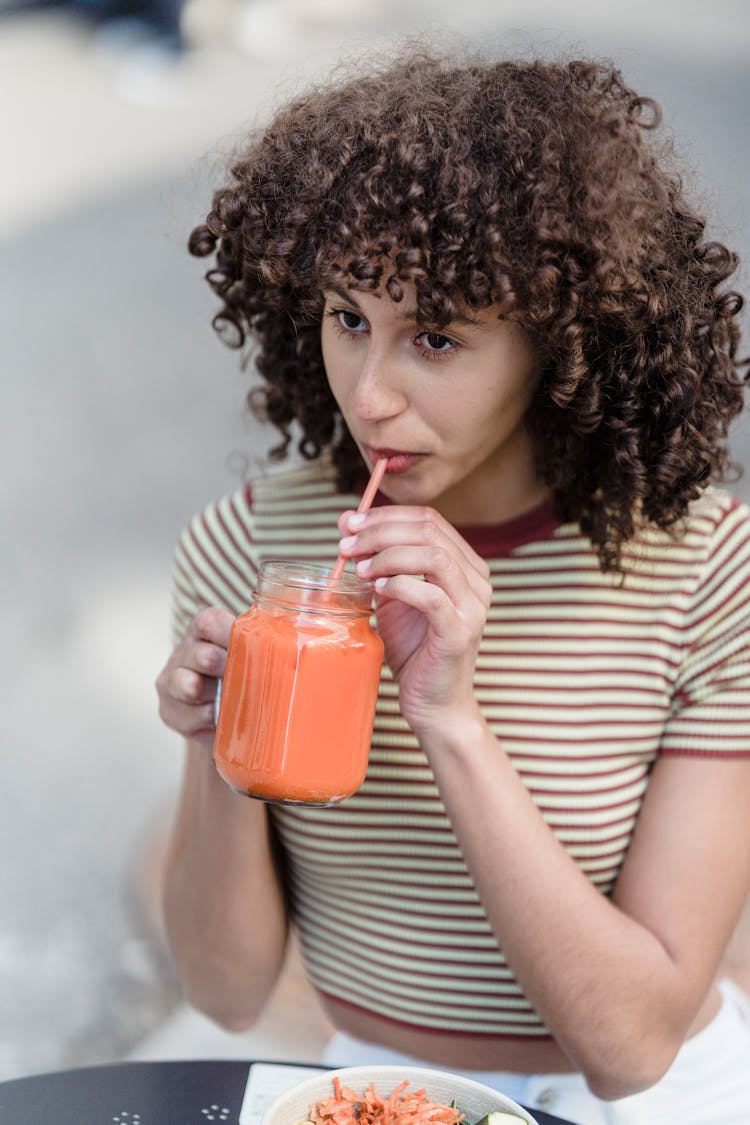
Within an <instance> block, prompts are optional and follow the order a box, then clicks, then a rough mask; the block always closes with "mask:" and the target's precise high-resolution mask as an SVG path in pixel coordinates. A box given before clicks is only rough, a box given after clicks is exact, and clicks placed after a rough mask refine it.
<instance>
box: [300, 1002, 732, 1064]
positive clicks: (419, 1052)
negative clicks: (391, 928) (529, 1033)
mask: <svg viewBox="0 0 750 1125" xmlns="http://www.w3.org/2000/svg"><path fill="white" fill-rule="evenodd" d="M321 998H322V1001H323V1007H324V1009H325V1012H326V1015H327V1016H328V1018H329V1019H330V1021H331V1023H332V1024H333V1026H334V1027H335V1028H336V1029H337V1030H338V1031H345V1032H348V1033H349V1035H354V1036H356V1037H357V1038H358V1039H365V1040H367V1041H369V1042H370V1043H379V1044H382V1045H383V1046H386V1047H390V1048H391V1049H392V1050H394V1051H400V1052H403V1053H404V1054H407V1055H412V1056H413V1057H414V1058H417V1059H424V1060H425V1061H426V1062H431V1063H434V1064H435V1065H437V1066H442V1067H446V1068H448V1069H451V1068H452V1069H457V1070H510V1071H516V1072H517V1073H519V1074H569V1073H573V1072H575V1071H576V1070H577V1067H575V1066H574V1064H573V1063H572V1062H571V1060H570V1059H569V1057H568V1056H567V1055H566V1054H565V1052H564V1051H563V1050H562V1048H561V1047H560V1046H558V1044H557V1043H556V1041H555V1040H554V1039H552V1038H551V1037H544V1038H537V1039H530V1038H524V1037H522V1036H518V1037H517V1038H514V1037H513V1036H500V1035H498V1036H493V1035H471V1034H464V1033H461V1034H452V1033H451V1032H448V1031H433V1030H425V1031H421V1030H420V1029H419V1028H416V1027H412V1026H411V1025H409V1024H403V1023H399V1022H398V1021H396V1020H388V1019H382V1018H381V1017H380V1016H377V1015H375V1014H374V1013H372V1012H367V1011H365V1010H364V1009H362V1008H358V1007H355V1006H354V1005H351V1004H345V1003H341V1002H339V1001H338V1000H335V999H334V998H333V997H332V996H322V997H321ZM720 1006H721V996H720V994H719V992H718V990H717V989H716V988H712V989H711V990H710V991H709V993H708V996H707V997H706V999H705V1000H704V1002H703V1004H702V1006H701V1008H700V1010H699V1012H698V1014H697V1016H696V1018H695V1020H694V1021H693V1024H692V1026H691V1027H690V1030H689V1032H688V1036H687V1037H688V1038H690V1036H692V1035H696V1034H697V1033H698V1032H699V1031H701V1030H702V1029H703V1028H704V1027H705V1026H706V1024H708V1023H709V1022H710V1021H711V1020H712V1019H713V1018H714V1016H715V1015H716V1013H717V1012H718V1010H719V1008H720Z"/></svg>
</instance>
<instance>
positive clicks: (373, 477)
mask: <svg viewBox="0 0 750 1125" xmlns="http://www.w3.org/2000/svg"><path fill="white" fill-rule="evenodd" d="M387 464H388V458H387V457H378V459H377V461H376V462H375V468H374V469H373V470H372V472H371V473H370V479H369V480H368V482H367V488H366V489H365V490H364V492H363V493H362V499H361V500H360V502H359V507H358V508H357V511H358V512H361V513H362V514H363V515H364V513H365V512H369V510H370V505H371V504H372V502H373V500H374V499H375V493H376V492H377V491H378V489H379V488H380V482H381V481H382V479H383V474H384V473H385V468H386V465H387ZM347 561H348V560H347V559H345V558H344V556H343V555H339V557H338V558H337V559H336V562H335V563H334V564H333V570H332V571H331V573H330V576H329V578H328V585H329V586H330V585H331V583H332V582H337V581H338V579H339V578H340V577H341V575H342V574H343V572H344V567H345V566H346V564H347Z"/></svg>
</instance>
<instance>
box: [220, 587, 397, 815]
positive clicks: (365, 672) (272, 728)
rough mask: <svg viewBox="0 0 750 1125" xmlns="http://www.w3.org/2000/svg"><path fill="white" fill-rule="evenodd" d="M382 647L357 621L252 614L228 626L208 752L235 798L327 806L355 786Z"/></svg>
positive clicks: (364, 756) (265, 611) (362, 620)
mask: <svg viewBox="0 0 750 1125" xmlns="http://www.w3.org/2000/svg"><path fill="white" fill-rule="evenodd" d="M382 658H383V643H382V641H381V640H380V637H378V635H377V634H376V633H375V632H374V631H373V630H372V628H371V627H370V624H369V620H368V618H367V617H366V616H359V617H357V616H343V615H342V616H339V617H336V616H335V615H334V614H326V613H317V612H314V611H312V612H311V611H299V612H292V613H290V612H288V611H287V610H280V609H277V608H274V606H273V605H270V606H268V605H263V606H260V605H258V606H254V607H252V608H251V609H250V610H249V611H248V612H247V613H245V614H243V615H242V616H241V617H238V618H237V619H236V621H235V622H234V624H233V626H232V637H231V640H230V646H229V656H228V659H227V667H226V672H225V675H224V685H223V689H222V697H221V710H220V714H219V723H218V727H217V731H216V741H215V744H214V760H215V762H216V768H217V770H218V771H219V773H220V774H221V776H222V777H223V778H224V780H225V781H227V782H228V783H229V785H231V786H232V788H233V789H236V790H237V791H238V792H241V793H246V794H248V795H249V796H254V797H261V798H263V799H265V800H269V801H285V802H292V803H295V802H298V803H304V804H318V805H327V804H335V803H336V802H338V801H341V800H343V799H344V798H345V797H348V796H350V795H351V794H352V793H354V792H355V791H356V790H357V789H358V788H359V786H360V785H361V784H362V782H363V780H364V777H365V773H366V771H367V760H368V753H369V747H370V739H371V734H372V722H373V715H374V711H375V703H376V699H377V691H378V683H379V676H380V666H381V663H382Z"/></svg>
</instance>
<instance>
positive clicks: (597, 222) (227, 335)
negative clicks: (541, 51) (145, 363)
mask: <svg viewBox="0 0 750 1125" xmlns="http://www.w3.org/2000/svg"><path fill="white" fill-rule="evenodd" d="M659 121H660V110H659V107H658V105H657V104H656V103H655V102H654V101H653V100H651V99H650V98H644V97H640V96H639V95H638V94H636V93H635V92H634V91H633V90H632V89H630V87H628V86H627V85H626V83H625V81H624V80H623V78H622V76H621V74H620V73H619V71H618V70H616V69H615V68H614V67H612V66H609V65H601V64H597V63H593V62H588V61H556V62H550V61H541V60H535V61H517V60H515V61H495V62H487V61H483V60H480V59H477V58H472V59H468V60H466V59H463V60H460V61H457V60H455V59H450V58H445V57H441V56H438V55H435V54H431V53H429V52H425V51H421V52H417V51H414V50H412V51H411V52H409V54H408V55H404V56H402V57H399V58H398V59H396V60H395V61H390V62H388V63H386V64H383V65H381V66H379V67H378V66H373V67H371V68H370V69H369V70H368V71H367V72H366V73H356V74H355V75H354V76H346V75H345V76H343V77H339V78H336V79H335V80H333V81H331V82H329V83H327V84H325V85H323V86H321V87H320V88H317V89H313V90H312V91H310V92H309V93H308V94H307V95H305V96H303V97H299V98H298V99H296V100H294V101H293V102H291V103H290V104H289V105H287V106H286V107H285V108H283V109H282V110H281V111H280V112H279V113H278V114H277V115H276V116H275V118H274V119H273V121H272V122H271V124H270V126H269V127H268V128H266V129H264V130H263V131H262V132H261V133H260V134H259V135H257V136H254V137H252V138H251V139H250V141H249V142H248V145H247V147H246V149H245V151H244V152H243V153H242V154H241V155H240V156H239V157H238V158H237V159H236V162H235V163H234V166H233V167H232V169H231V175H232V180H231V182H230V184H229V185H228V186H226V187H223V188H221V189H220V190H219V191H217V192H216V193H215V195H214V199H213V209H212V210H211V212H210V214H209V215H208V217H207V219H206V221H205V224H202V225H200V226H198V227H196V229H195V230H194V231H193V232H192V235H191V237H190V243H189V247H190V251H191V253H193V254H195V255H197V256H200V257H205V256H208V255H211V254H215V264H214V266H213V268H211V269H210V270H209V272H208V273H207V275H206V276H207V278H208V280H209V282H210V284H211V286H212V287H213V289H214V290H215V292H216V293H217V294H218V295H219V297H220V298H221V300H222V308H221V309H220V311H219V312H218V313H217V315H216V316H215V318H214V326H215V328H216V329H217V331H219V333H220V334H221V335H222V336H223V338H224V339H225V340H226V342H228V343H229V344H230V345H231V346H235V347H238V348H241V347H242V345H243V344H244V342H245V340H246V339H247V337H248V334H250V335H251V336H252V337H254V338H255V339H256V340H257V341H258V343H259V345H260V347H259V351H258V353H257V356H256V359H255V362H256V365H257V367H258V369H259V371H260V373H261V375H262V376H263V378H264V381H265V385H264V387H263V389H262V392H261V401H260V402H259V401H258V392H257V390H256V392H253V393H252V394H251V395H250V402H251V406H253V408H254V410H255V411H256V413H258V414H262V415H263V416H264V417H266V418H267V419H268V420H270V421H271V422H272V423H273V424H274V425H275V426H276V427H277V428H278V429H279V430H280V431H281V433H282V435H283V441H282V444H281V445H280V446H278V447H277V448H276V450H275V451H273V454H272V455H275V456H276V457H283V456H285V454H286V451H287V448H288V446H289V443H290V441H291V440H292V432H291V429H290V427H291V426H292V423H293V422H296V423H297V424H298V426H299V428H300V433H301V437H300V438H299V448H300V450H301V452H302V454H303V455H304V456H306V457H308V458H315V457H317V456H319V455H320V454H321V452H322V451H323V450H324V449H326V448H330V449H331V450H332V453H333V457H334V460H335V463H336V465H337V467H338V472H339V482H340V485H341V487H342V488H347V489H348V488H351V487H352V486H353V484H354V480H355V477H356V476H357V475H359V474H361V471H362V462H361V458H360V455H359V453H358V451H357V449H356V447H355V445H354V442H353V441H352V439H351V437H350V436H349V434H348V432H347V431H346V428H345V427H344V426H343V425H342V424H341V418H340V415H339V413H338V409H337V406H336V403H335V401H334V399H333V396H332V394H331V392H330V390H329V388H328V383H327V381H326V376H325V370H324V367H323V360H322V355H321V347H320V337H319V330H320V320H321V314H322V307H323V301H322V296H321V291H322V289H323V288H327V287H330V286H332V285H333V286H339V287H346V286H350V287H353V288H355V289H357V288H358V289H363V290H370V291H372V290H376V289H378V288H379V286H380V285H381V283H383V284H385V285H386V288H387V291H388V292H389V294H390V295H391V297H393V298H394V299H397V300H398V299H399V298H400V296H401V285H400V283H401V282H403V281H406V280H409V281H411V282H413V283H414V285H415V287H416V294H417V305H418V310H419V315H420V317H421V318H424V322H425V323H427V324H430V325H435V326H436V327H444V326H445V325H447V324H448V323H449V322H450V320H451V318H452V315H453V314H454V312H455V311H456V310H457V309H459V308H460V307H463V308H466V307H467V306H468V307H469V308H470V309H481V308H484V307H487V306H488V305H490V304H498V305H500V307H501V311H502V315H504V316H507V317H510V318H512V319H513V320H515V321H517V322H518V323H520V324H521V325H523V326H524V328H525V329H526V330H527V331H528V332H529V333H530V334H531V337H532V338H533V339H534V340H535V341H536V343H537V346H538V347H539V350H540V354H541V355H542V356H543V373H542V378H541V380H540V384H539V388H538V392H537V394H536V396H535V399H534V401H533V403H532V406H531V408H530V411H529V417H528V424H529V427H530V430H531V433H532V436H533V439H534V443H535V449H536V450H537V451H538V453H537V458H538V466H539V472H540V474H541V476H542V477H543V479H544V480H545V481H546V483H547V485H548V486H549V488H550V490H551V493H552V496H553V498H554V502H555V506H556V509H557V511H558V514H559V515H560V517H561V518H563V519H566V520H576V521H578V522H579V523H580V526H581V528H582V530H583V531H584V533H585V534H587V535H588V536H589V537H590V539H591V541H592V543H593V544H594V546H595V548H596V550H597V552H598V555H599V559H600V563H601V565H602V566H603V567H604V568H605V569H610V568H613V567H617V566H618V560H619V556H620V549H621V546H622V544H623V543H624V542H625V541H627V539H628V538H630V537H631V536H632V534H633V531H634V526H635V521H636V520H637V519H640V518H645V519H646V520H648V521H650V522H652V523H654V524H656V525H658V526H660V527H662V528H669V527H671V526H672V525H674V524H675V522H676V521H677V520H679V519H680V517H682V516H683V515H684V514H685V512H686V509H687V505H688V503H689V502H690V501H691V500H692V499H694V498H695V497H696V496H697V495H698V494H699V492H700V491H701V489H702V487H703V486H705V485H706V484H707V483H708V481H709V480H710V479H712V478H713V479H722V478H724V477H725V476H726V471H727V469H728V467H729V463H728V460H727V449H726V434H727V428H728V425H729V423H730V421H731V420H732V418H734V417H735V415H737V414H738V413H739V411H740V410H741V407H742V403H743V389H744V382H745V379H743V377H741V368H742V367H743V366H746V365H747V363H748V361H746V360H740V359H739V358H738V356H737V348H738V343H739V328H738V314H739V311H740V309H741V308H742V304H743V301H742V298H741V296H740V295H739V294H738V293H736V292H734V291H731V290H730V291H722V290H721V287H722V284H723V283H724V282H725V281H726V279H727V278H729V277H730V275H731V274H732V273H733V272H734V271H735V269H736V268H737V258H736V256H735V255H734V254H733V253H732V252H730V251H729V250H728V249H727V248H726V247H725V246H723V245H722V244H720V243H718V242H711V241H705V240H704V237H703V236H704V229H705V221H704V219H703V218H702V217H701V216H700V215H699V214H698V213H697V212H696V211H695V210H693V209H692V208H691V207H690V206H689V205H688V203H687V202H686V201H685V199H684V197H683V193H682V185H681V182H680V178H679V176H678V175H677V174H675V173H674V172H673V171H672V170H671V168H670V167H669V159H668V157H669V146H668V145H667V144H666V143H665V142H662V143H657V140H656V136H655V134H654V133H653V130H654V129H655V128H656V126H657V125H658V124H659ZM745 378H747V376H746V377H745Z"/></svg>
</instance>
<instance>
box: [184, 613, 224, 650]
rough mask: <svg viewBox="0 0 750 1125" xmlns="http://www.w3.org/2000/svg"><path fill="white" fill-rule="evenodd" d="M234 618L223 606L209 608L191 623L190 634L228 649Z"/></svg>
mask: <svg viewBox="0 0 750 1125" xmlns="http://www.w3.org/2000/svg"><path fill="white" fill-rule="evenodd" d="M233 621H234V617H233V616H232V614H231V613H230V612H229V610H226V609H222V608H221V606H207V607H206V608H205V609H202V610H201V611H200V613H198V614H197V615H196V616H195V617H194V618H193V620H192V621H191V623H190V627H189V630H188V632H189V633H190V634H191V635H192V636H193V637H195V638H196V639H197V640H203V641H210V642H211V644H215V645H221V647H222V648H226V647H227V646H228V644H229V630H230V629H231V627H232V622H233Z"/></svg>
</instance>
